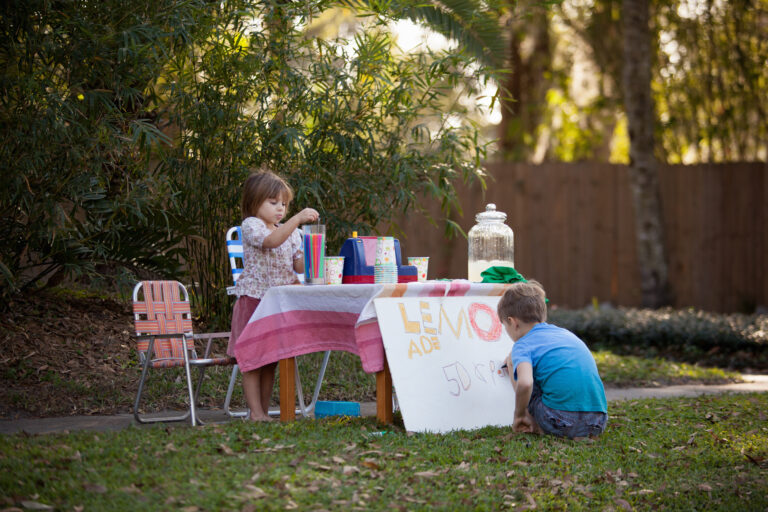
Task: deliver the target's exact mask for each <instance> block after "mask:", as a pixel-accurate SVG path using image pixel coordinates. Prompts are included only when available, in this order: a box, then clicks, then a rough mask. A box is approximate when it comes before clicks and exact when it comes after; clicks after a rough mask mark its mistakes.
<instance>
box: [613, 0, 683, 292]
mask: <svg viewBox="0 0 768 512" xmlns="http://www.w3.org/2000/svg"><path fill="white" fill-rule="evenodd" d="M622 18H623V22H624V26H623V29H624V70H623V74H622V79H623V82H624V84H623V86H624V104H625V109H626V112H627V122H628V126H629V140H630V149H629V157H630V163H629V179H630V186H631V188H632V200H633V204H634V210H635V231H636V239H637V256H638V263H639V265H640V287H641V291H642V301H643V305H644V306H646V307H660V306H663V305H667V304H669V303H670V302H671V297H670V289H669V273H668V264H667V251H666V244H665V241H664V229H663V227H664V226H663V223H662V209H661V194H660V192H659V175H658V165H657V162H656V156H655V154H654V133H653V132H654V107H653V98H652V97H651V33H650V28H649V23H648V22H649V2H648V0H623V2H622Z"/></svg>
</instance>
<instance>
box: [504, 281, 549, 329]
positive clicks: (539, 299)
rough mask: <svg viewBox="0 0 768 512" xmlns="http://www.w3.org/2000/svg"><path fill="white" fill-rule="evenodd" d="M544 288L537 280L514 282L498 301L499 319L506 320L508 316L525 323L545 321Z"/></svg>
mask: <svg viewBox="0 0 768 512" xmlns="http://www.w3.org/2000/svg"><path fill="white" fill-rule="evenodd" d="M545 299H546V297H545V293H544V288H542V286H541V284H539V282H538V281H534V280H532V279H531V280H530V281H528V282H525V283H514V284H513V285H511V286H510V287H509V288H507V291H506V292H504V295H503V296H502V297H501V300H500V301H499V305H498V307H497V313H498V314H499V320H501V321H502V322H506V321H507V319H508V318H509V317H512V318H517V319H518V320H522V321H523V322H526V323H538V322H546V320H547V304H546V300H545Z"/></svg>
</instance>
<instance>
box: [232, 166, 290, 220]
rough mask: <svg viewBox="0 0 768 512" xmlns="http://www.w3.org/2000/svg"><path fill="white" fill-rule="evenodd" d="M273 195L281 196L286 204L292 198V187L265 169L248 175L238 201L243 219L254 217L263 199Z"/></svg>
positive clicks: (270, 197)
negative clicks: (241, 196)
mask: <svg viewBox="0 0 768 512" xmlns="http://www.w3.org/2000/svg"><path fill="white" fill-rule="evenodd" d="M274 197H276V198H282V199H283V200H284V201H285V203H286V206H288V205H289V204H290V203H291V200H292V199H293V189H292V188H291V186H290V185H289V184H288V183H287V182H286V181H285V180H284V179H283V178H281V177H280V176H278V175H277V174H275V173H273V172H272V171H268V170H266V169H262V170H260V171H259V172H255V173H253V174H251V175H250V176H248V178H246V180H245V183H243V198H242V202H241V203H240V208H241V210H242V214H243V219H245V218H246V217H255V216H256V214H257V213H258V211H259V208H260V207H261V205H262V204H263V203H264V201H266V200H267V199H272V198H274ZM286 209H287V208H286Z"/></svg>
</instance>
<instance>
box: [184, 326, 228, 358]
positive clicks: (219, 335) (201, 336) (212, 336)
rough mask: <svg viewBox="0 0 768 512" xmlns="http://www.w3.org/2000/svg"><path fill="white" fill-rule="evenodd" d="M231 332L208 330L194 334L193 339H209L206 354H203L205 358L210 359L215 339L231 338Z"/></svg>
mask: <svg viewBox="0 0 768 512" xmlns="http://www.w3.org/2000/svg"><path fill="white" fill-rule="evenodd" d="M229 335H230V333H228V332H207V333H202V334H193V335H192V336H191V337H192V339H193V340H208V343H207V344H206V346H205V355H203V358H204V359H208V356H210V355H211V344H212V343H213V340H215V339H219V338H229Z"/></svg>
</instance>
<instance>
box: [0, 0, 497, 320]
mask: <svg viewBox="0 0 768 512" xmlns="http://www.w3.org/2000/svg"><path fill="white" fill-rule="evenodd" d="M332 5H333V4H332V3H330V2H325V1H323V0H320V1H314V2H304V3H294V4H272V3H265V2H259V1H253V0H232V1H228V2H223V3H210V2H205V1H202V0H186V1H182V2H177V1H170V0H167V1H163V0H161V1H158V2H152V3H146V2H143V1H139V0H135V1H131V2H113V1H107V2H97V3H93V2H71V3H57V2H50V1H46V0H36V1H33V2H16V3H11V4H7V5H6V7H5V8H4V12H3V16H2V23H3V26H2V35H1V37H2V39H3V40H2V51H3V53H4V55H3V61H4V62H5V63H6V64H5V66H4V69H3V75H2V78H0V80H1V81H0V91H2V92H1V97H2V112H0V116H2V137H3V139H4V141H5V143H4V144H3V145H2V149H0V151H1V152H2V153H0V156H2V164H0V165H2V173H3V176H7V177H8V186H7V187H6V188H4V189H3V190H2V191H1V192H0V208H1V210H0V211H2V213H3V218H4V219H7V220H4V221H3V225H2V230H0V241H2V242H3V243H2V244H0V246H2V249H0V251H1V254H2V263H1V265H2V266H0V270H2V281H0V282H1V283H2V287H1V288H0V293H2V295H3V296H4V297H8V296H10V294H11V293H14V292H18V291H31V290H33V289H34V288H35V287H36V286H38V285H39V284H41V283H47V284H48V285H51V284H55V283H56V282H58V281H60V280H61V279H63V278H64V277H66V276H73V275H74V276H77V275H80V276H83V275H87V276H90V277H91V278H93V277H97V276H99V275H105V274H110V273H111V274H112V275H114V273H115V272H116V271H117V272H118V274H119V275H123V276H124V279H123V282H124V283H126V284H128V283H129V282H130V281H131V280H132V279H133V278H134V276H142V275H156V276H157V275H159V276H172V277H174V278H181V279H182V280H183V281H186V282H192V283H194V285H195V286H194V287H193V289H194V297H195V300H196V301H197V303H198V306H199V308H198V311H201V312H204V313H205V315H206V317H207V319H208V320H210V321H212V322H213V323H215V324H219V325H227V324H228V315H229V312H230V310H231V307H230V304H229V303H228V301H227V300H226V295H225V291H224V289H225V287H226V285H227V284H229V279H230V277H229V268H228V263H227V259H226V251H225V246H224V233H225V232H226V230H227V229H228V228H229V227H230V226H232V225H235V224H238V223H239V221H240V220H241V217H240V214H239V211H238V210H239V208H238V206H237V205H238V204H239V194H240V184H241V183H242V181H243V180H244V178H245V177H246V176H247V174H248V173H249V172H252V171H253V170H255V169H257V168H260V167H262V166H266V167H269V168H271V169H273V170H275V171H276V172H279V173H281V174H283V175H285V176H286V178H287V179H288V181H289V182H290V183H291V184H292V185H293V187H294V188H295V191H296V197H295V200H294V204H295V205H296V207H298V208H301V207H306V206H313V207H315V208H317V209H318V210H319V211H320V212H321V216H322V219H323V222H324V223H325V224H327V226H328V232H329V234H330V235H329V252H334V251H337V250H338V248H339V247H340V241H341V240H343V239H344V238H346V237H347V236H348V234H349V233H350V232H351V231H352V230H359V231H361V232H366V231H370V230H372V228H373V226H375V225H377V224H379V223H380V222H382V221H386V220H388V219H389V218H391V217H392V216H393V215H394V214H397V213H400V212H402V211H406V210H408V209H410V208H418V207H419V205H418V204H417V203H416V202H415V198H416V197H418V196H420V195H422V194H426V195H428V196H430V197H432V198H433V199H435V200H436V201H438V202H439V203H440V204H441V207H442V211H443V213H444V214H446V215H448V214H449V213H450V211H451V209H453V208H455V207H457V206H458V205H457V203H456V200H455V191H454V189H453V182H454V180H464V181H470V180H473V179H480V180H481V181H482V167H481V165H482V164H481V162H482V161H483V160H484V159H485V157H486V145H485V143H484V142H483V141H482V140H481V138H480V137H479V136H478V129H477V126H475V125H473V124H472V123H465V122H457V118H456V116H452V111H451V108H446V106H445V103H444V98H445V97H446V96H447V95H448V94H452V93H453V92H454V91H456V90H459V91H461V92H462V93H463V94H467V95H472V94H475V93H476V90H477V89H478V88H479V87H480V86H481V85H482V84H483V82H484V81H485V80H487V77H488V76H489V75H490V72H491V70H490V69H489V68H487V67H485V65H484V64H478V63H477V62H476V59H475V57H473V56H472V55H471V54H469V53H468V52H464V51H463V50H462V49H458V50H457V49H455V48H454V49H451V48H448V49H445V50H443V51H431V50H428V49H426V50H424V51H419V52H411V53H408V54H405V55H397V56H396V55H395V52H393V44H394V41H393V39H392V37H391V35H390V34H389V33H388V31H387V23H388V22H389V21H390V20H391V18H390V17H389V15H387V14H386V13H384V12H381V11H380V12H369V13H368V15H367V17H365V18H364V21H363V22H361V27H362V28H364V30H359V31H356V32H355V33H354V34H353V37H351V38H331V39H320V38H314V37H308V36H307V35H306V32H305V29H306V28H307V27H308V26H309V24H310V22H311V21H312V17H313V16H314V15H316V14H318V13H321V12H323V11H324V10H325V9H328V8H329V7H331V6H332ZM448 227H449V230H450V229H451V228H452V227H453V225H452V224H450V223H449V224H448ZM121 272H122V274H120V273H121Z"/></svg>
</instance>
